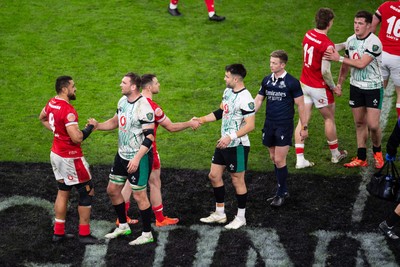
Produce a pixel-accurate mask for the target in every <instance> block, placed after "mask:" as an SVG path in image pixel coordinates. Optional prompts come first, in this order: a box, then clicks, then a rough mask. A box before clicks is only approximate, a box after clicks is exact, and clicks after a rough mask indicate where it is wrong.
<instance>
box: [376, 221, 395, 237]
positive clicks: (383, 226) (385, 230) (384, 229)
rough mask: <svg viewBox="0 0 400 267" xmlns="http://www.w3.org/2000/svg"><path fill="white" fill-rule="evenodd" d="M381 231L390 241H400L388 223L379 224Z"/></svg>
mask: <svg viewBox="0 0 400 267" xmlns="http://www.w3.org/2000/svg"><path fill="white" fill-rule="evenodd" d="M379 230H381V231H382V233H384V234H385V235H386V236H387V237H389V238H390V239H393V240H396V239H399V237H398V236H397V235H396V234H395V233H394V231H393V227H389V226H388V225H387V223H386V221H383V222H381V223H380V224H379Z"/></svg>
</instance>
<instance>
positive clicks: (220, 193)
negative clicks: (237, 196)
mask: <svg viewBox="0 0 400 267" xmlns="http://www.w3.org/2000/svg"><path fill="white" fill-rule="evenodd" d="M213 189H214V197H215V202H217V203H224V202H225V186H220V187H214V188H213Z"/></svg>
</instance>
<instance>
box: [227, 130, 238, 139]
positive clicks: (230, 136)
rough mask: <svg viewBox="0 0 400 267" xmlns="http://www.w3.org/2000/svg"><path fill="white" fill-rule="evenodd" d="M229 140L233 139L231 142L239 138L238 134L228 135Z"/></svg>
mask: <svg viewBox="0 0 400 267" xmlns="http://www.w3.org/2000/svg"><path fill="white" fill-rule="evenodd" d="M228 136H229V138H231V140H234V139H236V138H237V134H236V133H235V132H233V133H230V134H228Z"/></svg>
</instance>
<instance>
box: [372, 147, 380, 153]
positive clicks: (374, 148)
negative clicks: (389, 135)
mask: <svg viewBox="0 0 400 267" xmlns="http://www.w3.org/2000/svg"><path fill="white" fill-rule="evenodd" d="M372 151H373V152H374V154H375V153H377V152H381V151H382V148H381V146H372Z"/></svg>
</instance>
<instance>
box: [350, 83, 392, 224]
mask: <svg viewBox="0 0 400 267" xmlns="http://www.w3.org/2000/svg"><path fill="white" fill-rule="evenodd" d="M394 94H396V92H395V90H394V84H393V82H392V80H389V84H388V86H387V87H386V89H385V90H384V94H383V103H382V110H381V117H380V120H379V123H380V126H381V129H382V138H383V130H384V129H385V128H386V124H387V121H388V117H389V113H390V110H391V109H392V99H393V95H394ZM382 147H384V145H383V144H382ZM368 154H369V155H370V154H371V153H368ZM374 171H375V170H374V166H373V165H370V166H369V167H368V168H361V171H360V174H361V178H362V180H361V183H360V186H359V188H358V190H359V193H358V196H357V198H356V201H355V202H354V205H353V212H352V215H351V221H352V222H353V223H358V222H361V219H362V215H363V213H364V208H365V202H366V201H367V198H368V193H367V190H366V186H367V184H368V182H369V179H370V177H371V175H373V173H374Z"/></svg>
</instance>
